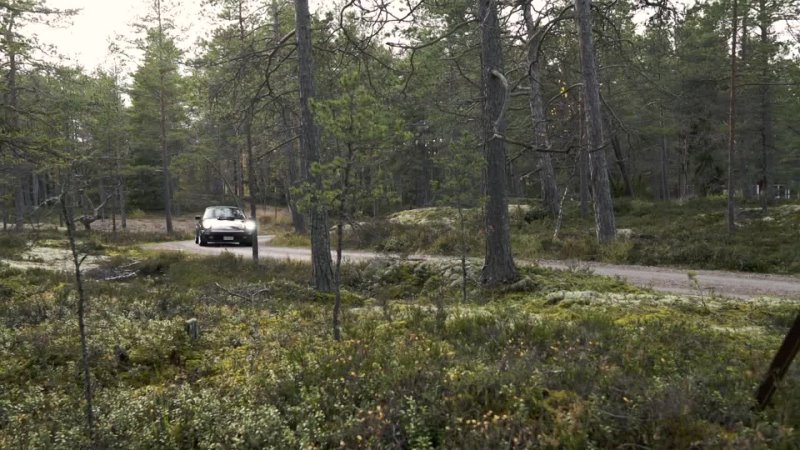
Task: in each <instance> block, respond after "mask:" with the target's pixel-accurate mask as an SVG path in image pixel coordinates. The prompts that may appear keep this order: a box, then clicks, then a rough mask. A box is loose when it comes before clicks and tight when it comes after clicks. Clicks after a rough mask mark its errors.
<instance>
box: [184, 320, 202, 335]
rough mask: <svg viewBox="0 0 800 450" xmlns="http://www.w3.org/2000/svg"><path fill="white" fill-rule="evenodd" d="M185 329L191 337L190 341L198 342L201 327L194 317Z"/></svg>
mask: <svg viewBox="0 0 800 450" xmlns="http://www.w3.org/2000/svg"><path fill="white" fill-rule="evenodd" d="M184 329H185V330H186V334H188V335H189V339H191V340H193V341H196V340H198V339H199V338H200V325H199V324H198V323H197V319H196V318H194V317H192V318H191V319H189V320H187V321H186V325H185V326H184Z"/></svg>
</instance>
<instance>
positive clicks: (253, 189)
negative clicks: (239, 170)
mask: <svg viewBox="0 0 800 450" xmlns="http://www.w3.org/2000/svg"><path fill="white" fill-rule="evenodd" d="M245 120H246V122H245V125H244V126H245V128H244V134H245V144H246V145H247V184H248V185H249V187H250V219H251V220H253V221H254V222H255V224H256V228H255V229H254V230H253V261H258V215H257V214H256V212H257V211H256V210H257V206H258V205H257V202H258V197H257V196H256V193H257V192H258V185H257V184H256V163H255V158H253V130H252V122H253V115H252V111H248V113H247V118H246V119H245Z"/></svg>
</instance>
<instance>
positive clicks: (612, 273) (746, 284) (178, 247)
mask: <svg viewBox="0 0 800 450" xmlns="http://www.w3.org/2000/svg"><path fill="white" fill-rule="evenodd" d="M271 239H272V236H270V235H262V236H259V237H258V241H259V249H258V251H259V256H260V257H262V258H264V257H266V258H276V259H293V260H303V261H309V260H310V259H311V250H309V249H305V248H297V247H274V246H270V245H267V243H268V242H269V241H270V240H271ZM143 247H144V248H147V249H153V250H172V251H181V252H187V253H192V254H201V255H213V254H220V253H222V252H226V251H227V252H231V253H234V254H239V255H242V256H249V255H250V254H251V251H252V250H251V249H250V248H249V247H238V246H208V247H200V246H199V245H197V244H195V243H194V241H175V242H161V243H156V244H146V245H144V246H143ZM379 256H381V255H380V254H378V253H373V252H364V251H350V250H347V251H345V252H344V255H343V258H344V260H345V261H364V260H368V259H372V258H376V257H379ZM409 258H411V259H442V260H447V259H450V258H446V257H438V256H436V257H434V256H425V255H411V256H409ZM518 263H519V264H525V263H526V262H524V261H518ZM533 263H536V264H539V265H541V266H544V267H549V268H554V269H575V268H578V269H587V270H590V271H591V272H593V273H595V274H597V275H603V276H608V277H620V278H622V279H624V280H626V281H627V282H628V283H631V284H634V285H637V286H642V287H648V288H652V289H654V290H656V291H661V292H672V293H678V294H692V295H699V294H711V293H714V294H717V295H722V296H728V297H738V298H745V299H747V298H756V297H763V296H771V297H783V298H789V299H795V300H798V301H799V302H800V278H797V277H790V276H779V275H763V274H753V273H743V272H725V271H716V270H688V269H686V270H682V269H671V268H665V267H650V266H628V265H615V264H605V263H595V262H574V261H572V262H565V261H550V260H540V261H533ZM690 272H691V273H693V274H694V275H693V277H692V278H693V280H692V279H691V278H690V277H689V273H690Z"/></svg>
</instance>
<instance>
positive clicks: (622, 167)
mask: <svg viewBox="0 0 800 450" xmlns="http://www.w3.org/2000/svg"><path fill="white" fill-rule="evenodd" d="M611 149H612V150H614V159H615V160H616V161H617V166H618V167H619V173H620V174H621V175H622V183H623V185H624V186H625V195H626V196H628V197H631V198H633V196H634V192H633V184H632V183H631V176H630V175H629V174H628V165H627V164H626V163H625V155H624V154H623V153H622V145H620V143H619V135H618V134H617V132H616V131H613V132H612V133H611Z"/></svg>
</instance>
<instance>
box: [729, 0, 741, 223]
mask: <svg viewBox="0 0 800 450" xmlns="http://www.w3.org/2000/svg"><path fill="white" fill-rule="evenodd" d="M738 8H739V4H738V2H737V0H733V14H732V15H733V18H732V20H733V26H732V29H731V97H730V113H729V121H730V123H729V124H728V204H727V222H728V232H730V233H734V232H735V231H736V204H735V200H734V195H733V194H734V192H733V191H734V188H735V184H734V167H733V166H734V160H735V158H734V155H735V153H736V36H737V34H738V30H737V21H738V12H739V10H738Z"/></svg>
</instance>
